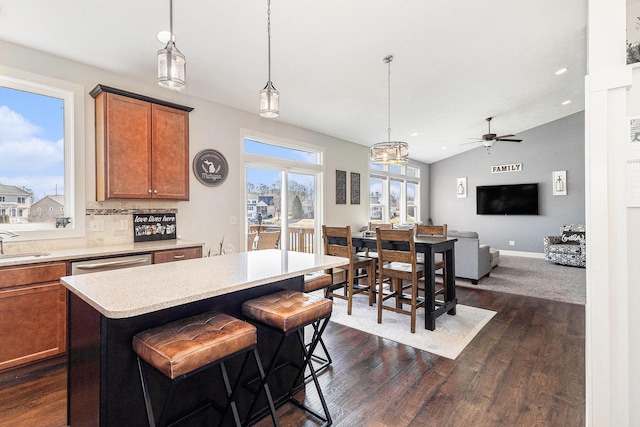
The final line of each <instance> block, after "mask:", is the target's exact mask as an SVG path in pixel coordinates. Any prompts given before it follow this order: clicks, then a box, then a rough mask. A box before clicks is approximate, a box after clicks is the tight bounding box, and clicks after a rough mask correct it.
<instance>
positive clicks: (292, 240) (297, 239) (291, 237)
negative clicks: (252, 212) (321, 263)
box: [249, 225, 315, 253]
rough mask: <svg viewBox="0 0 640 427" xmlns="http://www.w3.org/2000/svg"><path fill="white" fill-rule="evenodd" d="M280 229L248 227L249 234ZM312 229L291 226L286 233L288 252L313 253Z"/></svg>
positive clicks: (261, 226)
mask: <svg viewBox="0 0 640 427" xmlns="http://www.w3.org/2000/svg"><path fill="white" fill-rule="evenodd" d="M276 230H280V227H274V226H273V225H250V226H249V231H250V232H263V231H276ZM314 234H315V233H314V230H313V228H308V227H297V226H295V225H294V226H291V227H289V229H288V232H287V238H288V242H289V250H290V251H295V252H307V253H313V237H314Z"/></svg>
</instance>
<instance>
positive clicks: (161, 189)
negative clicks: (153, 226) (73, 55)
mask: <svg viewBox="0 0 640 427" xmlns="http://www.w3.org/2000/svg"><path fill="white" fill-rule="evenodd" d="M91 96H93V97H94V98H95V100H96V200H98V201H103V200H110V199H166V200H189V112H190V111H191V110H192V108H190V107H184V106H179V105H176V104H170V103H166V102H163V101H159V100H153V99H151V98H147V97H142V96H140V95H136V94H132V93H129V92H125V91H121V90H118V89H113V88H108V87H104V86H101V85H98V86H96V88H95V89H94V90H93V91H92V92H91Z"/></svg>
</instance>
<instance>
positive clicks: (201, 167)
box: [193, 149, 229, 187]
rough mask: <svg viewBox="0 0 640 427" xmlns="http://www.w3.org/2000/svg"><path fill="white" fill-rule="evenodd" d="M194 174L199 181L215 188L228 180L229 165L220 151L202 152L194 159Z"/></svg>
mask: <svg viewBox="0 0 640 427" xmlns="http://www.w3.org/2000/svg"><path fill="white" fill-rule="evenodd" d="M193 173H194V174H195V176H196V178H198V181H200V182H201V183H203V184H204V185H208V186H211V187H214V186H216V185H220V184H222V183H223V182H224V180H225V179H227V175H228V174H229V165H228V164H227V159H225V158H224V156H223V155H222V153H220V152H219V151H218V150H212V149H207V150H202V151H201V152H199V153H198V154H196V156H195V157H194V158H193Z"/></svg>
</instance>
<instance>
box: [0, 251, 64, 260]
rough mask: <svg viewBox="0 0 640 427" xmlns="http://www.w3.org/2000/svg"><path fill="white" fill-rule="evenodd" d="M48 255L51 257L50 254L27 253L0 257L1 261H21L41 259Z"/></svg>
mask: <svg viewBox="0 0 640 427" xmlns="http://www.w3.org/2000/svg"><path fill="white" fill-rule="evenodd" d="M47 255H51V254H50V253H49V252H25V253H21V254H2V255H0V261H2V260H5V259H10V260H21V259H25V260H27V259H33V258H40V257H43V256H47Z"/></svg>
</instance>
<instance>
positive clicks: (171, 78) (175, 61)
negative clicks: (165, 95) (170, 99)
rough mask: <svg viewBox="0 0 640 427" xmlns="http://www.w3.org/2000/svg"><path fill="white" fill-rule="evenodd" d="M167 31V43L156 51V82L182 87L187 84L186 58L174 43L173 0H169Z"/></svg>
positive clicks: (161, 84) (175, 87) (177, 87)
mask: <svg viewBox="0 0 640 427" xmlns="http://www.w3.org/2000/svg"><path fill="white" fill-rule="evenodd" d="M169 33H170V34H169V40H168V41H167V45H166V46H165V47H164V49H160V50H159V51H158V84H159V85H160V86H165V87H168V88H171V89H183V88H185V87H186V86H187V84H186V83H185V77H186V73H187V60H186V58H185V56H184V55H183V54H182V52H180V51H179V50H178V48H177V47H176V44H175V36H174V34H173V0H169Z"/></svg>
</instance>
